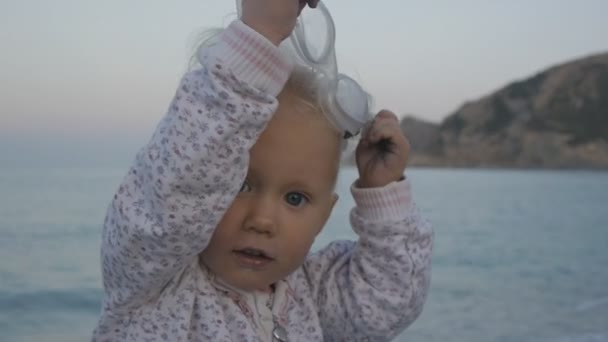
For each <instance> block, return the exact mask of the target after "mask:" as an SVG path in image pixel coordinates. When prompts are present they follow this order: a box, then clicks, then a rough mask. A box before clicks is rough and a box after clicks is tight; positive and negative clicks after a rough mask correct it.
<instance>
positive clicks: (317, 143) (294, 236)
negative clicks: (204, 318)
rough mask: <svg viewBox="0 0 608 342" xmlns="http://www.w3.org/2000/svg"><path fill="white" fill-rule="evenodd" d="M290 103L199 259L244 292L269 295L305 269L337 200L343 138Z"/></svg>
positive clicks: (257, 149)
mask: <svg viewBox="0 0 608 342" xmlns="http://www.w3.org/2000/svg"><path fill="white" fill-rule="evenodd" d="M290 102H293V101H291V100H290V99H289V98H285V99H281V106H279V109H278V111H277V113H275V116H274V117H273V119H272V120H271V121H270V122H269V124H268V127H267V129H266V130H265V131H264V132H263V133H262V135H261V136H260V138H259V140H258V141H257V143H256V144H255V145H254V146H253V148H252V150H251V158H250V162H249V171H248V175H247V180H246V183H245V184H244V185H243V189H241V193H239V195H238V196H237V197H236V199H235V200H234V202H233V203H232V206H231V207H230V208H229V209H228V211H227V212H226V214H225V215H224V217H223V219H222V220H221V222H220V223H219V225H218V227H217V228H216V230H215V232H214V235H213V237H212V239H211V242H210V244H209V246H208V247H207V249H205V251H204V252H203V253H202V254H201V259H202V261H203V262H204V263H205V265H206V266H207V267H208V268H209V269H210V270H211V271H212V272H213V273H214V274H216V275H217V276H219V277H220V278H221V279H222V280H223V281H225V282H227V283H228V284H230V285H232V286H235V287H237V288H240V289H243V290H254V289H267V288H268V287H269V286H270V285H271V284H273V283H275V282H276V281H278V280H280V279H283V278H284V277H286V276H287V275H288V274H290V273H292V272H293V271H294V270H296V269H297V268H298V267H299V266H300V265H302V263H303V261H304V259H305V257H306V255H307V254H308V252H309V250H310V247H311V245H312V243H313V241H314V239H315V237H316V236H317V234H318V233H319V232H320V231H321V229H322V227H323V226H324V224H325V222H326V221H327V218H328V217H329V215H330V213H331V210H332V208H333V205H334V203H335V201H336V199H337V197H336V195H335V194H334V184H335V181H336V177H337V172H338V166H339V163H338V160H339V153H340V138H339V137H338V135H337V134H336V133H335V132H334V131H333V130H332V129H331V128H329V126H328V124H327V123H325V121H324V120H323V118H322V117H321V114H318V113H314V114H313V113H306V112H303V111H306V110H309V109H305V110H302V109H300V111H293V109H292V108H293V103H290ZM300 107H301V106H300ZM258 252H262V253H263V255H262V256H255V255H254V254H255V253H258Z"/></svg>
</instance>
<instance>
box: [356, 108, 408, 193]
mask: <svg viewBox="0 0 608 342" xmlns="http://www.w3.org/2000/svg"><path fill="white" fill-rule="evenodd" d="M409 151H410V144H409V142H408V141H407V138H406V137H405V135H404V134H403V132H402V131H401V127H400V126H399V119H397V116H395V114H393V113H392V112H389V111H386V110H383V111H381V112H380V113H378V115H376V118H375V119H374V121H373V122H372V123H371V126H370V127H369V128H368V129H366V130H364V132H363V137H362V138H361V141H359V145H357V151H356V157H357V168H358V169H359V181H358V184H357V186H358V187H360V188H376V187H383V186H385V185H387V184H389V183H391V182H394V181H399V180H400V179H402V178H403V173H404V171H405V166H406V165H407V158H408V155H409Z"/></svg>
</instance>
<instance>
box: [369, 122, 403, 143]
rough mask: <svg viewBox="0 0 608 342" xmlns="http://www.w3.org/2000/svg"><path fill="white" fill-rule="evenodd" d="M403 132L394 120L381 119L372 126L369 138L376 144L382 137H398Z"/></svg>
mask: <svg viewBox="0 0 608 342" xmlns="http://www.w3.org/2000/svg"><path fill="white" fill-rule="evenodd" d="M400 134H401V128H400V127H399V125H396V124H395V122H394V121H393V120H384V121H379V122H377V123H376V124H374V126H373V127H372V128H371V130H370V132H369V136H368V140H369V141H370V142H371V143H372V144H374V143H377V142H378V141H380V140H382V139H390V140H393V139H394V138H396V137H398V136H399V135H400Z"/></svg>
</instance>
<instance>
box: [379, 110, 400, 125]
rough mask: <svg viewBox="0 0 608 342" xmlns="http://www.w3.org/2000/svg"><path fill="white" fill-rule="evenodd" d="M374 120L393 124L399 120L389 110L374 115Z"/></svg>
mask: <svg viewBox="0 0 608 342" xmlns="http://www.w3.org/2000/svg"><path fill="white" fill-rule="evenodd" d="M374 120H391V121H394V122H397V123H398V122H399V118H398V117H397V115H395V113H393V112H391V111H390V110H386V109H385V110H381V111H380V112H379V113H378V114H376V117H375V118H374Z"/></svg>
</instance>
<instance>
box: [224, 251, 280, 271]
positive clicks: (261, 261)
mask: <svg viewBox="0 0 608 342" xmlns="http://www.w3.org/2000/svg"><path fill="white" fill-rule="evenodd" d="M232 253H233V254H235V255H236V257H237V259H238V260H239V262H240V263H241V264H242V265H243V266H246V267H252V268H261V267H264V266H266V265H267V264H269V263H271V262H272V261H274V260H275V259H274V258H273V257H271V256H270V255H269V253H267V252H266V251H264V250H261V249H257V248H251V247H247V248H243V249H235V250H233V251H232Z"/></svg>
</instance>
